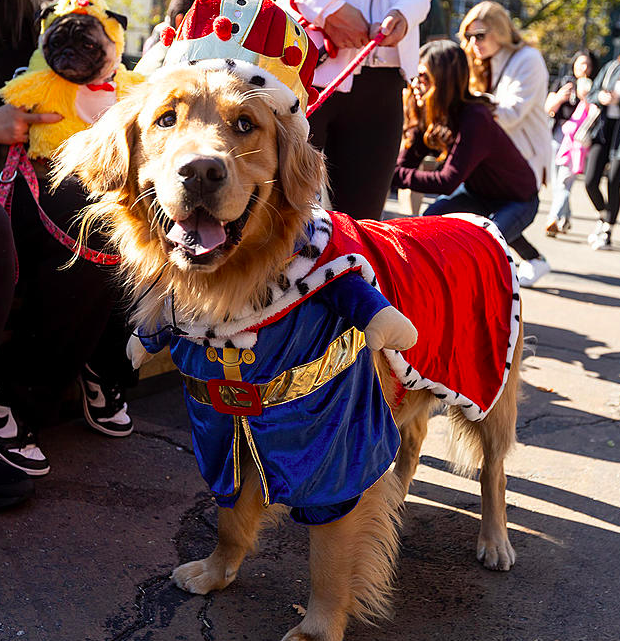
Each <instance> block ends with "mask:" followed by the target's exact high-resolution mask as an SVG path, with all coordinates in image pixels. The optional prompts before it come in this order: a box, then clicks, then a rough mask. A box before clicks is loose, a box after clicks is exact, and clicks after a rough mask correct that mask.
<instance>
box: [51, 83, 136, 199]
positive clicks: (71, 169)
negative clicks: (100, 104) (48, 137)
mask: <svg viewBox="0 0 620 641" xmlns="http://www.w3.org/2000/svg"><path fill="white" fill-rule="evenodd" d="M142 104H143V100H142V91H140V90H139V89H138V88H137V89H136V90H134V91H133V92H132V93H131V95H129V96H127V97H126V98H124V99H122V100H120V101H119V102H117V103H116V104H115V105H113V106H112V107H110V108H109V109H108V110H107V111H106V112H105V114H104V115H103V116H102V117H101V118H100V119H99V120H98V121H97V122H96V123H95V124H94V125H92V127H90V128H88V129H85V130H84V131H80V132H79V133H77V134H74V135H73V136H71V137H70V138H69V139H68V140H67V141H65V142H64V143H63V144H62V145H61V147H60V148H59V149H58V151H57V152H56V153H55V154H54V165H53V169H52V185H53V186H54V187H58V185H60V183H61V182H62V181H63V180H64V179H65V178H67V177H68V176H70V175H75V176H77V177H78V178H79V180H80V182H81V183H82V184H83V185H84V187H85V188H86V189H87V191H89V192H90V193H91V194H92V195H93V196H101V195H103V194H105V193H107V192H109V191H117V190H119V189H122V188H123V187H124V186H125V184H126V182H127V177H128V174H129V162H130V154H131V149H132V147H133V145H134V140H135V138H136V136H137V132H136V129H137V124H136V120H137V117H138V113H139V112H140V107H141V105H142Z"/></svg>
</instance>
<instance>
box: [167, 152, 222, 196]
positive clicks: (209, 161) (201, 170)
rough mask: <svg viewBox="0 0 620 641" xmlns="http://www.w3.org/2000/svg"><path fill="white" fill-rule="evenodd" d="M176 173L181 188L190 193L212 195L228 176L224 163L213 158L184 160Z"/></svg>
mask: <svg viewBox="0 0 620 641" xmlns="http://www.w3.org/2000/svg"><path fill="white" fill-rule="evenodd" d="M177 173H178V175H179V179H180V181H181V182H182V183H183V186H184V187H185V188H186V189H187V190H188V191H191V192H192V193H213V192H214V191H217V190H218V189H219V188H220V187H221V186H222V185H223V184H224V182H225V180H226V178H227V176H228V170H227V169H226V165H225V164H224V161H223V160H222V159H221V158H217V157H215V156H192V157H191V158H185V159H183V162H182V164H181V166H180V167H179V168H178V169H177Z"/></svg>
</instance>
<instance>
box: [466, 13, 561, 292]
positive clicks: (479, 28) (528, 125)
mask: <svg viewBox="0 0 620 641" xmlns="http://www.w3.org/2000/svg"><path fill="white" fill-rule="evenodd" d="M459 37H460V39H461V46H462V47H463V49H465V52H466V53H467V56H468V58H469V61H470V68H471V86H470V89H471V90H472V91H473V92H479V93H487V94H490V95H491V96H492V98H493V101H494V102H495V105H496V109H495V117H496V119H497V122H498V123H499V124H500V125H501V126H502V128H503V129H504V130H505V131H506V133H507V134H508V135H509V136H510V138H511V139H512V141H513V142H514V144H515V146H516V147H517V149H518V150H519V151H520V152H521V155H522V156H523V157H524V158H525V159H526V160H527V161H528V163H529V164H530V166H531V168H532V170H533V171H534V174H535V176H536V182H537V184H538V186H539V187H540V186H541V185H542V184H543V183H544V182H545V181H546V177H547V173H548V172H549V168H550V166H551V130H550V127H549V122H548V118H547V114H546V112H545V100H546V98H547V91H548V84H549V74H548V72H547V66H546V65H545V61H544V59H543V57H542V55H541V54H540V52H539V51H538V50H537V49H535V48H534V47H531V46H529V45H527V44H526V43H525V42H524V40H523V38H522V37H521V34H520V33H519V32H518V31H517V29H516V27H515V26H514V25H513V24H512V21H511V19H510V16H509V14H508V12H507V11H506V9H504V7H503V6H502V5H500V4H499V3H497V2H490V1H489V0H485V1H484V2H480V3H478V4H476V5H474V6H473V7H472V8H471V9H470V11H469V12H468V13H467V15H466V16H465V18H464V19H463V22H462V23H461V26H460V28H459ZM510 246H511V247H512V248H513V249H515V251H517V253H518V254H519V255H520V256H521V258H522V259H523V260H522V261H521V264H520V265H519V271H518V276H519V282H520V283H521V285H522V286H524V287H531V286H532V285H533V284H534V283H535V282H536V281H537V280H538V279H539V278H541V277H542V276H544V275H545V274H547V273H548V272H550V271H551V268H550V266H549V263H548V262H547V261H546V260H545V258H544V256H541V255H540V253H539V252H538V250H536V249H535V248H534V247H533V246H532V245H531V244H530V243H528V241H526V240H525V238H523V236H521V237H520V238H518V239H516V240H515V241H514V242H512V243H510Z"/></svg>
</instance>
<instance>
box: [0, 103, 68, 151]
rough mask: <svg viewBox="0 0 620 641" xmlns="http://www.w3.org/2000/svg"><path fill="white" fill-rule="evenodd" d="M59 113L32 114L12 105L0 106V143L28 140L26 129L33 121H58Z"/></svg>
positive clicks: (60, 118)
mask: <svg viewBox="0 0 620 641" xmlns="http://www.w3.org/2000/svg"><path fill="white" fill-rule="evenodd" d="M61 120H62V116H61V115H60V114H55V113H49V114H33V113H29V112H28V111H26V110H25V109H18V108H17V107H14V106H13V105H2V106H1V107H0V144H2V145H15V144H19V143H26V142H28V130H29V129H30V125H31V124H33V123H54V122H60V121H61Z"/></svg>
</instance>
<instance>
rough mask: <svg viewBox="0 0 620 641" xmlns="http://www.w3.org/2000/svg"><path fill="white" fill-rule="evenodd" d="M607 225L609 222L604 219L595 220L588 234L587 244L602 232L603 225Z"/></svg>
mask: <svg viewBox="0 0 620 641" xmlns="http://www.w3.org/2000/svg"><path fill="white" fill-rule="evenodd" d="M606 224H607V225H608V224H609V223H606V222H605V221H604V220H597V221H596V225H595V227H594V230H593V231H592V233H591V234H589V235H588V245H592V244H593V243H595V242H596V241H597V240H598V237H599V236H600V235H601V233H602V232H603V230H604V229H603V228H604V226H605V225H606Z"/></svg>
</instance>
